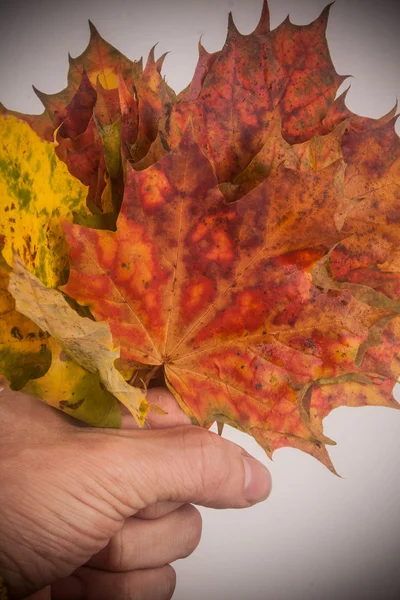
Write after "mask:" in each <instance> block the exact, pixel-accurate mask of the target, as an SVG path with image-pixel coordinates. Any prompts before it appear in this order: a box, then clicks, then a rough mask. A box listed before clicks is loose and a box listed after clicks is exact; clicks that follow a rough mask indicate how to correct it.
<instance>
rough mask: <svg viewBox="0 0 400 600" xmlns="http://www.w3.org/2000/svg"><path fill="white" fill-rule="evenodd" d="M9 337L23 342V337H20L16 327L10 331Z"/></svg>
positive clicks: (20, 334)
mask: <svg viewBox="0 0 400 600" xmlns="http://www.w3.org/2000/svg"><path fill="white" fill-rule="evenodd" d="M10 333H11V335H12V336H13V338H15V339H17V340H23V339H24V336H23V335H22V333H21V331H20V330H19V329H18V327H13V328H12V329H11V331H10Z"/></svg>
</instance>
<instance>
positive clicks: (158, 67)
mask: <svg viewBox="0 0 400 600" xmlns="http://www.w3.org/2000/svg"><path fill="white" fill-rule="evenodd" d="M167 54H170V50H168V52H164V54H162V55H161V56H160V57H159V58H157V60H156V63H155V68H156V71H157V72H158V73H161V69H162V67H163V64H164V61H165V57H166V56H167Z"/></svg>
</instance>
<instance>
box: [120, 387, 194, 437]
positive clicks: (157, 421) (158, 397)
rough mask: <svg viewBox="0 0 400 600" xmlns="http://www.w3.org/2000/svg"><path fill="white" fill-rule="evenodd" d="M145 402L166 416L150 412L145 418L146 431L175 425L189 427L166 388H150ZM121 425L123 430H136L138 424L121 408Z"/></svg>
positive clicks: (186, 418) (186, 417) (187, 420)
mask: <svg viewBox="0 0 400 600" xmlns="http://www.w3.org/2000/svg"><path fill="white" fill-rule="evenodd" d="M146 398H147V401H148V402H149V404H153V405H155V406H157V407H159V408H161V409H162V410H163V411H165V413H166V414H158V413H157V412H152V411H150V412H149V413H148V416H147V418H146V426H147V429H162V428H165V427H175V426H176V425H190V423H191V421H190V418H189V417H188V416H187V415H186V414H185V413H184V412H183V410H182V409H181V407H180V406H179V404H178V403H177V401H176V400H175V398H174V396H173V395H172V394H171V392H170V391H169V390H167V388H161V387H160V388H151V389H149V391H148V392H147V396H146ZM121 410H122V423H121V427H122V428H124V429H138V424H137V423H136V421H135V419H134V418H133V416H132V415H131V413H130V412H129V411H128V410H127V409H126V408H125V407H124V406H122V408H121Z"/></svg>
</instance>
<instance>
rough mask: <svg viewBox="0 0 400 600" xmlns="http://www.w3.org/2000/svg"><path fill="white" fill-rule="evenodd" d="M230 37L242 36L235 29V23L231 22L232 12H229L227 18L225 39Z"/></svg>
mask: <svg viewBox="0 0 400 600" xmlns="http://www.w3.org/2000/svg"><path fill="white" fill-rule="evenodd" d="M232 35H242V34H241V33H240V31H239V30H238V28H237V27H236V25H235V21H234V20H233V14H232V11H230V12H229V16H228V36H227V38H229V37H230V36H232Z"/></svg>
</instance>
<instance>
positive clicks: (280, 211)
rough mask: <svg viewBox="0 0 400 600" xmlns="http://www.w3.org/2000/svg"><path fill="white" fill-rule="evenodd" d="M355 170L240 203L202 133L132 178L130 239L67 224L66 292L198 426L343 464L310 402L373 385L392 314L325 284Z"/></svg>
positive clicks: (304, 178) (294, 173) (307, 179)
mask: <svg viewBox="0 0 400 600" xmlns="http://www.w3.org/2000/svg"><path fill="white" fill-rule="evenodd" d="M343 166H344V165H343V161H336V162H334V163H332V164H329V165H328V166H327V167H325V168H323V169H321V170H319V171H312V170H309V171H305V170H304V171H299V170H295V169H289V168H287V167H284V166H283V165H281V167H280V168H277V169H276V171H275V173H274V174H273V175H270V176H269V177H268V178H267V179H266V180H265V181H264V183H262V184H260V185H259V186H258V187H256V188H255V189H254V190H252V191H251V192H250V193H248V194H247V195H245V196H243V197H242V198H241V199H240V200H238V201H237V202H233V203H228V204H227V203H226V202H225V199H224V196H223V195H222V193H221V192H220V190H219V188H218V180H217V178H216V175H215V173H214V171H213V169H212V166H211V164H210V162H209V161H208V159H207V158H206V157H205V156H204V154H203V153H202V152H201V149H200V147H199V146H198V144H197V143H196V141H195V140H194V138H193V134H192V130H191V128H190V127H189V128H188V129H187V131H186V133H185V136H184V137H183V139H182V140H181V142H180V144H179V146H178V147H177V148H176V149H175V150H173V151H172V152H171V153H169V154H168V155H167V156H166V157H165V158H163V159H162V160H161V161H160V162H158V163H157V164H156V165H154V166H152V167H149V168H148V169H146V170H144V171H141V172H136V171H134V170H133V169H132V168H128V171H127V181H126V186H125V196H124V202H123V205H122V209H121V213H120V215H119V218H118V222H117V231H116V232H110V231H95V230H91V229H87V228H85V227H82V226H78V225H73V224H69V223H65V224H64V231H65V234H66V237H67V239H68V243H69V247H70V264H71V270H70V277H69V280H68V283H67V284H66V285H65V286H64V287H63V290H64V291H65V292H66V293H68V294H69V295H70V296H71V297H73V298H75V299H76V300H78V302H79V303H81V304H85V305H87V306H88V307H89V308H90V310H91V312H92V314H93V315H94V317H95V318H96V319H98V320H102V321H103V320H104V321H108V323H109V324H110V329H111V332H112V335H113V339H114V341H115V343H116V344H118V346H120V348H121V357H122V358H124V359H128V360H132V361H136V362H138V363H141V364H142V365H148V371H149V373H150V372H154V367H155V366H159V367H160V368H162V369H163V370H164V375H165V380H166V382H167V384H168V386H169V387H170V389H171V390H172V391H173V393H174V394H175V396H176V398H177V399H178V401H179V402H180V403H181V404H182V406H184V408H185V410H186V411H187V412H189V414H190V415H191V416H192V418H193V420H194V421H195V422H197V423H199V424H200V425H203V426H207V425H208V424H209V423H210V422H212V421H214V420H220V421H224V422H228V423H230V424H235V426H237V427H239V428H240V429H242V430H243V431H247V432H249V433H251V434H253V435H254V436H255V437H256V438H257V439H261V438H262V437H263V445H264V447H265V448H266V449H267V448H268V447H269V444H270V450H271V451H272V450H273V449H274V448H275V447H279V445H278V446H274V444H273V443H272V442H271V441H270V442H267V440H266V435H267V434H268V431H270V432H271V434H273V435H274V436H275V438H277V440H278V442H279V444H280V445H282V443H283V442H282V440H283V439H285V440H286V441H287V442H288V443H286V444H285V445H289V444H291V445H295V446H296V447H300V448H301V449H304V450H305V451H309V452H310V453H312V454H315V455H317V456H318V458H319V459H320V460H322V461H323V462H324V463H325V464H326V465H327V466H329V467H330V468H332V467H331V464H330V461H329V457H328V455H327V454H326V451H324V449H323V445H324V444H325V443H327V442H328V440H327V439H326V438H324V436H323V434H322V430H321V427H319V428H318V427H317V426H312V424H311V420H310V418H309V417H308V416H307V411H306V410H305V409H304V407H303V405H302V397H303V396H304V394H305V391H306V390H308V388H309V387H310V385H311V384H312V383H313V382H314V384H315V385H322V384H323V383H324V380H327V382H326V383H328V382H329V383H332V382H334V381H335V378H339V379H338V381H342V383H344V382H346V381H353V380H354V381H360V380H361V382H362V383H363V384H364V385H365V384H366V382H367V381H369V380H368V378H367V377H366V376H365V375H364V374H363V371H362V370H361V369H360V367H359V366H358V365H357V362H356V358H357V353H358V350H359V348H360V347H361V346H362V344H364V343H366V341H367V339H368V336H369V331H370V329H371V327H372V326H373V325H374V324H375V323H376V322H378V321H379V319H382V318H383V317H387V316H388V315H391V314H392V313H391V312H390V311H385V310H384V309H380V308H377V307H372V306H369V305H368V304H365V303H363V302H361V301H359V300H357V299H355V298H352V296H351V295H350V293H349V292H347V291H344V292H341V291H332V292H328V293H326V292H324V291H321V290H319V289H318V288H316V287H315V286H314V285H313V283H312V279H311V275H310V273H309V270H310V268H311V266H312V265H313V264H314V263H315V262H316V261H318V259H320V258H321V257H322V256H324V255H325V254H326V252H327V250H328V249H329V248H330V247H331V246H332V245H334V244H335V243H336V242H337V241H339V240H340V239H341V234H340V232H339V231H338V228H337V227H336V225H335V220H334V217H335V214H336V212H337V210H338V208H339V207H340V205H341V204H342V202H343V199H342V196H343V187H344V169H343ZM199 198H201V199H202V201H201V203H199ZM340 378H341V379H340ZM259 431H261V432H262V434H259V433H258V432H259ZM278 434H279V435H278ZM278 442H276V443H278Z"/></svg>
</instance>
